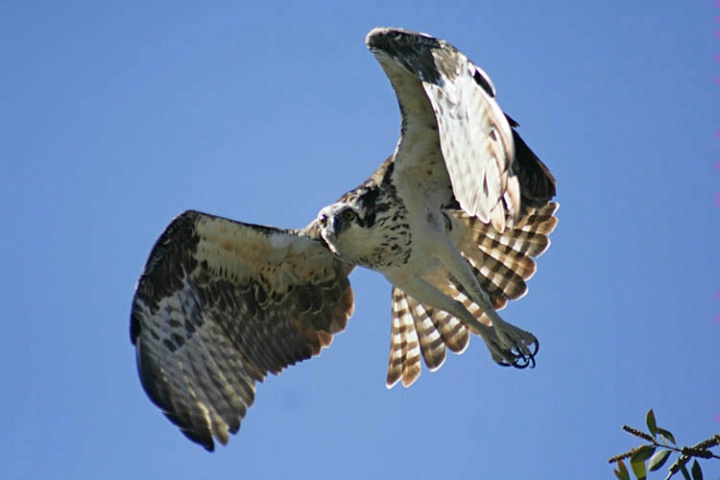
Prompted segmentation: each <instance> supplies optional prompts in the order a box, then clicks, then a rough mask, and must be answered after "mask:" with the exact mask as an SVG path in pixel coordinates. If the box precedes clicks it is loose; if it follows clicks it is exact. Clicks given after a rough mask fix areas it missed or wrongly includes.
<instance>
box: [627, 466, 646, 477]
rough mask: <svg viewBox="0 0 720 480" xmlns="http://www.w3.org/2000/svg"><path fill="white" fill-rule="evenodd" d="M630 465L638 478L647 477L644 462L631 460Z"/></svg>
mask: <svg viewBox="0 0 720 480" xmlns="http://www.w3.org/2000/svg"><path fill="white" fill-rule="evenodd" d="M630 467H631V468H632V471H633V473H634V474H635V477H637V479H638V480H645V478H646V477H647V470H645V462H631V463H630Z"/></svg>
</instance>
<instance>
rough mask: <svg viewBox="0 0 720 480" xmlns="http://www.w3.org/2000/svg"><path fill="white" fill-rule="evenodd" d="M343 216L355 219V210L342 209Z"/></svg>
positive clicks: (347, 218) (346, 218)
mask: <svg viewBox="0 0 720 480" xmlns="http://www.w3.org/2000/svg"><path fill="white" fill-rule="evenodd" d="M342 215H343V218H344V219H345V220H354V219H355V211H354V210H351V209H349V208H348V209H347V210H343V213H342Z"/></svg>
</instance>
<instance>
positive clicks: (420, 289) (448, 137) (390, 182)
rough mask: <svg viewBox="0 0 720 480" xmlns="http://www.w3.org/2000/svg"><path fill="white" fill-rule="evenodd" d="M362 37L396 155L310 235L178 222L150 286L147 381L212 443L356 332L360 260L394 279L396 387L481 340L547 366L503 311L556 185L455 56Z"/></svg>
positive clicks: (538, 239)
mask: <svg viewBox="0 0 720 480" xmlns="http://www.w3.org/2000/svg"><path fill="white" fill-rule="evenodd" d="M365 42H366V44H367V46H368V48H369V49H370V51H371V52H372V53H373V55H375V58H376V59H377V60H378V62H379V63H380V65H381V66H382V68H383V70H384V71H385V74H386V75H387V76H388V78H389V79H390V83H391V84H392V86H393V88H394V90H395V93H396V95H397V98H398V102H399V105H400V112H401V120H402V121H401V132H400V139H399V141H398V144H397V147H396V149H395V152H394V153H393V154H392V155H391V156H390V157H389V158H388V159H387V160H385V161H384V162H383V163H382V164H381V165H380V166H379V167H378V169H377V170H376V171H375V172H374V173H373V174H372V176H371V177H370V178H369V179H368V180H366V181H365V182H364V183H362V184H361V185H360V186H358V187H357V188H355V189H354V190H352V191H350V192H347V193H346V194H344V195H343V196H342V197H340V199H339V200H338V201H337V202H335V203H334V204H332V205H329V206H327V207H325V208H323V209H321V210H320V212H319V214H318V216H317V218H315V219H314V220H313V221H312V222H310V224H309V225H308V226H307V227H305V228H303V229H298V230H287V229H280V228H275V227H266V226H260V225H251V224H246V223H240V222H236V221H233V220H229V219H225V218H221V217H217V216H214V215H210V214H207V213H201V212H197V211H187V212H184V213H182V214H180V215H179V216H178V217H176V218H175V219H174V220H172V222H171V223H170V225H168V227H167V228H166V229H165V231H164V232H163V233H162V235H161V236H160V238H159V239H158V240H157V242H156V244H155V246H154V247H153V249H152V251H151V253H150V256H149V258H148V260H147V263H146V265H145V269H144V271H143V273H142V275H141V277H140V279H139V281H138V285H137V289H136V292H135V297H134V299H133V304H132V312H131V320H130V336H131V340H132V343H133V344H134V345H135V347H136V358H137V367H138V372H139V375H140V380H141V382H142V385H143V387H144V389H145V391H146V393H147V395H148V396H149V397H150V399H151V400H152V401H153V402H154V403H155V404H156V405H157V406H158V407H160V408H161V409H162V411H163V412H164V413H165V415H166V416H167V417H168V418H169V419H170V421H171V422H173V423H174V424H175V425H177V426H178V427H179V428H180V429H181V431H182V432H183V433H184V434H185V435H186V436H187V437H188V438H190V439H191V440H192V441H194V442H197V443H199V444H200V445H202V446H203V447H205V448H206V449H207V450H211V451H212V450H213V449H214V446H215V443H214V442H215V440H217V441H219V442H220V443H222V444H226V443H227V441H228V436H229V434H231V433H232V434H234V433H236V432H237V431H238V429H239V428H240V422H241V420H242V419H243V418H244V416H245V413H246V411H247V409H248V408H249V407H250V406H252V404H253V401H254V397H255V383H256V382H257V381H263V379H264V378H265V376H266V375H267V374H268V372H271V373H273V374H278V373H279V372H280V371H281V370H282V369H283V368H285V367H287V366H289V365H292V364H295V363H296V362H299V361H302V360H305V359H307V358H310V357H311V356H313V355H318V354H319V353H320V352H321V350H322V349H323V348H324V347H327V346H329V345H330V343H331V342H332V340H333V335H335V334H337V333H339V332H341V331H342V330H343V329H344V328H345V326H346V325H347V321H348V319H349V317H350V315H351V314H352V312H353V307H354V303H353V293H352V290H351V288H350V282H349V280H348V275H349V274H350V273H351V272H352V270H353V269H354V268H355V267H358V266H359V267H365V268H369V269H372V270H375V271H377V272H380V273H381V274H383V275H384V276H385V278H387V279H388V281H389V282H390V283H391V284H392V327H391V339H390V359H389V365H388V372H387V380H386V383H387V386H388V388H390V387H392V386H393V385H395V384H396V383H397V382H399V381H401V382H402V384H403V385H404V386H406V387H408V386H410V385H411V384H412V383H413V382H415V380H417V378H418V376H419V375H420V371H421V359H422V361H424V362H425V365H426V366H427V368H428V369H429V370H431V371H432V370H436V369H438V368H440V366H441V365H442V364H443V362H444V360H445V355H446V351H447V349H450V350H451V351H453V352H458V353H460V352H462V351H464V349H465V348H466V347H467V345H468V341H469V337H470V333H472V334H475V335H478V336H480V338H482V340H483V341H484V342H485V345H486V347H487V348H488V350H489V352H490V355H491V357H492V359H493V360H494V361H495V362H497V363H498V364H500V365H503V366H513V367H517V368H524V367H528V366H534V364H535V354H536V353H537V349H538V341H537V339H536V338H535V336H534V335H533V334H532V333H529V332H527V331H524V330H522V329H520V328H518V327H516V326H514V325H511V324H510V323H508V322H506V321H504V320H503V319H502V318H500V316H499V315H498V313H497V310H499V309H501V308H503V307H504V306H505V305H506V303H507V301H508V300H513V299H517V298H520V297H521V296H523V295H524V294H525V292H526V291H527V286H526V284H525V281H526V280H528V279H529V278H530V277H531V276H532V275H533V273H534V272H535V268H536V266H535V262H534V260H533V257H537V256H539V255H541V254H542V253H543V252H544V251H545V250H546V249H547V247H548V246H549V244H550V241H549V239H548V235H549V234H550V233H551V232H552V231H553V230H554V228H555V226H556V224H557V218H556V217H555V211H556V210H557V207H558V205H557V204H556V203H554V202H551V201H550V200H551V199H552V197H553V196H554V195H555V179H554V178H553V176H552V174H551V173H550V172H549V170H548V169H547V167H546V166H545V165H544V164H543V163H542V162H541V161H540V159H539V158H538V157H537V156H536V155H535V154H534V153H533V152H532V151H531V150H530V148H529V147H528V146H527V145H526V144H525V142H524V141H523V140H522V138H520V135H519V134H518V132H517V130H516V127H517V126H518V124H517V123H516V122H515V121H514V120H513V119H512V118H510V117H509V116H507V115H506V114H504V113H503V111H502V110H501V109H500V107H499V105H498V104H497V102H496V100H495V87H494V86H493V84H492V82H491V80H490V78H489V77H488V75H487V74H486V73H485V72H484V71H483V70H482V69H480V68H479V67H477V66H476V65H474V64H473V63H472V62H471V61H470V60H469V59H468V58H467V57H466V56H465V55H463V54H462V53H461V52H459V51H458V50H457V49H456V48H455V47H453V46H452V45H450V44H449V43H447V42H445V41H443V40H439V39H436V38H433V37H430V36H428V35H425V34H421V33H417V32H412V31H409V30H403V29H395V28H376V29H374V30H372V31H371V32H370V33H369V34H368V35H367V38H366V40H365Z"/></svg>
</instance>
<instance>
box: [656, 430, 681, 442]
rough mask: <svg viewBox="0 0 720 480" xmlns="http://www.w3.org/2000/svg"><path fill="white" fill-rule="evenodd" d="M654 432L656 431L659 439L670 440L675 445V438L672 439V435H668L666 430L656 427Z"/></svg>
mask: <svg viewBox="0 0 720 480" xmlns="http://www.w3.org/2000/svg"><path fill="white" fill-rule="evenodd" d="M656 430H657V433H658V434H659V435H660V436H661V437H663V438H665V439H667V440H670V441H671V442H672V444H673V445H677V443H675V437H673V434H672V433H670V432H669V431H668V430H665V429H664V428H660V427H657V428H656Z"/></svg>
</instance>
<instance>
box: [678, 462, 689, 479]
mask: <svg viewBox="0 0 720 480" xmlns="http://www.w3.org/2000/svg"><path fill="white" fill-rule="evenodd" d="M680 471H681V472H682V474H683V477H685V480H692V478H690V473H689V472H688V471H687V467H685V465H683V466H681V467H680Z"/></svg>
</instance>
